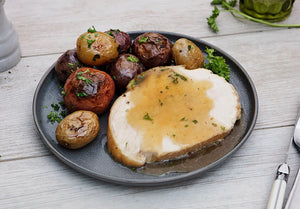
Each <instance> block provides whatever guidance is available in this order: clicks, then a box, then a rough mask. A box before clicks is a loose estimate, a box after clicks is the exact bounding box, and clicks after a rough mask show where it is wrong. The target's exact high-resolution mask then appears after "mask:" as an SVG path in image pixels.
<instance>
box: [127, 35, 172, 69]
mask: <svg viewBox="0 0 300 209" xmlns="http://www.w3.org/2000/svg"><path fill="white" fill-rule="evenodd" d="M171 48H172V43H171V41H170V40H169V39H168V38H166V37H165V36H163V35H161V34H159V33H153V32H150V33H144V34H142V35H140V36H138V37H137V38H136V39H135V40H134V42H133V45H132V50H133V53H134V54H135V55H136V56H137V57H138V58H139V59H140V61H141V62H142V64H143V65H144V66H145V67H146V68H152V67H156V66H161V65H167V64H170V62H171V56H172V54H171Z"/></svg>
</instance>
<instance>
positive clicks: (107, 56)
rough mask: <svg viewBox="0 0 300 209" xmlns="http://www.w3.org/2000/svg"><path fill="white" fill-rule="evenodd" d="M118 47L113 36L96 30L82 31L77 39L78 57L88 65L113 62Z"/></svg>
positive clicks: (117, 53) (116, 55)
mask: <svg viewBox="0 0 300 209" xmlns="http://www.w3.org/2000/svg"><path fill="white" fill-rule="evenodd" d="M118 47H119V44H118V43H117V41H116V40H115V39H114V38H113V37H111V36H110V35H108V34H106V33H102V32H98V31H92V32H86V33H83V34H81V35H80V36H79V38H78V39H77V55H78V58H79V60H80V61H81V62H82V63H84V64H86V65H89V66H99V65H105V64H108V63H111V62H114V61H115V59H116V58H117V57H118V55H119V52H118Z"/></svg>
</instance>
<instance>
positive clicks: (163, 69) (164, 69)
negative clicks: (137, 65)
mask: <svg viewBox="0 0 300 209" xmlns="http://www.w3.org/2000/svg"><path fill="white" fill-rule="evenodd" d="M166 70H169V68H162V69H160V71H162V72H163V71H166Z"/></svg>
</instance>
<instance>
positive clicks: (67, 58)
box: [55, 49, 82, 82]
mask: <svg viewBox="0 0 300 209" xmlns="http://www.w3.org/2000/svg"><path fill="white" fill-rule="evenodd" d="M80 67H82V63H81V62H80V61H79V59H78V57H77V52H76V49H71V50H68V51H66V52H65V53H63V54H62V55H61V56H60V57H59V58H58V60H57V62H56V64H55V72H56V75H57V78H58V80H60V81H61V82H65V81H66V80H67V78H68V77H69V76H70V75H71V73H72V72H74V71H75V70H77V68H80Z"/></svg>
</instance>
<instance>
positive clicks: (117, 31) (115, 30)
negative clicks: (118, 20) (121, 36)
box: [110, 29, 120, 33]
mask: <svg viewBox="0 0 300 209" xmlns="http://www.w3.org/2000/svg"><path fill="white" fill-rule="evenodd" d="M110 30H111V31H114V32H115V33H120V30H119V29H110Z"/></svg>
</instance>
